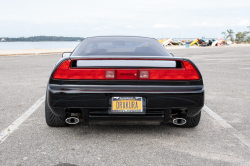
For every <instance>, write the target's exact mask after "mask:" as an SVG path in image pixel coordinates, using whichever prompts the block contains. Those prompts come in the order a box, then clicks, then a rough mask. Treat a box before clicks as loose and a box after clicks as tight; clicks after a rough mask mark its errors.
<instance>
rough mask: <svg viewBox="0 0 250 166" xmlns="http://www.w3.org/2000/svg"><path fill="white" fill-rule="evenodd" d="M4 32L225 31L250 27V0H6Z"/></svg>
mask: <svg viewBox="0 0 250 166" xmlns="http://www.w3.org/2000/svg"><path fill="white" fill-rule="evenodd" d="M0 4H1V5H0V7H1V9H0V37H20V36H24V37H28V36H38V35H47V36H48V35H51V36H77V37H88V36H99V35H136V36H149V37H155V38H166V37H167V38H170V37H173V38H179V37H180V38H197V37H201V36H205V37H216V38H218V37H222V35H221V32H222V31H226V29H233V30H234V32H236V33H237V32H239V31H246V30H249V29H248V28H247V26H250V0H237V1H235V0H209V1H204V0H195V1H194V0H178V1H175V0H171V1H168V0H126V1H124V0H123V1H120V0H89V1H87V0H53V1H52V0H8V1H6V0H0Z"/></svg>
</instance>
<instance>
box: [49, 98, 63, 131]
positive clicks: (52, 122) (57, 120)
mask: <svg viewBox="0 0 250 166" xmlns="http://www.w3.org/2000/svg"><path fill="white" fill-rule="evenodd" d="M45 119H46V123H47V125H48V126H50V127H66V126H68V124H67V123H66V122H65V119H66V118H62V117H60V116H56V115H55V114H54V113H53V112H52V111H51V110H50V108H49V106H48V103H47V101H45Z"/></svg>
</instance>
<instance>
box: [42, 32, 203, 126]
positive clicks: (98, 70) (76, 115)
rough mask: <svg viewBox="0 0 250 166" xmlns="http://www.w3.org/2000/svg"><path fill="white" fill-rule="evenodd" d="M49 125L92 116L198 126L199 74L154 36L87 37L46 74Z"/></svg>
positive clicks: (62, 124) (63, 124) (46, 109)
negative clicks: (47, 75) (48, 76)
mask: <svg viewBox="0 0 250 166" xmlns="http://www.w3.org/2000/svg"><path fill="white" fill-rule="evenodd" d="M45 104H46V105H45V114H46V122H47V124H48V125H49V126H51V127H60V126H67V125H68V124H76V123H78V122H79V121H83V123H84V124H86V125H88V124H89V121H91V120H133V121H139V120H150V121H160V122H163V123H169V122H173V123H174V124H175V125H182V126H183V127H195V126H197V125H198V124H199V121H200V116H201V108H202V107H203V105H204V86H203V81H202V76H201V74H200V72H199V70H198V68H197V67H196V66H195V65H194V63H193V62H192V61H190V60H189V59H185V58H176V57H173V55H172V54H171V53H169V52H168V51H167V50H166V49H165V48H164V47H163V46H162V45H161V44H160V43H159V42H158V41H157V40H156V39H153V38H146V37H131V36H106V37H90V38H87V39H85V40H83V41H82V42H81V43H80V44H79V45H78V46H77V47H76V49H75V50H74V51H73V52H72V53H69V54H68V56H67V53H64V54H63V57H62V58H61V59H60V60H59V61H58V62H57V63H56V65H55V67H54V69H53V71H52V72H51V75H50V78H49V82H48V86H47V92H46V103H45Z"/></svg>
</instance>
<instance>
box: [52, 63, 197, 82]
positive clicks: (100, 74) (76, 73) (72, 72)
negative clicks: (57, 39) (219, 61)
mask: <svg viewBox="0 0 250 166" xmlns="http://www.w3.org/2000/svg"><path fill="white" fill-rule="evenodd" d="M70 65H71V60H66V61H64V62H63V63H62V64H61V65H60V66H59V67H58V68H57V69H56V71H55V73H54V75H53V78H54V79H75V80H109V79H110V80H114V79H116V80H138V79H139V80H198V79H200V76H199V74H198V72H197V70H196V69H195V67H194V66H193V65H192V64H191V63H190V62H188V61H183V62H182V66H183V67H182V68H164V69H159V68H147V69H146V68H144V69H99V68H96V69H90V68H88V69H82V68H71V66H70Z"/></svg>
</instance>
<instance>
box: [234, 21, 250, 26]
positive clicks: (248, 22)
mask: <svg viewBox="0 0 250 166" xmlns="http://www.w3.org/2000/svg"><path fill="white" fill-rule="evenodd" d="M237 25H238V26H250V21H249V20H242V21H241V22H239V23H238V24H237Z"/></svg>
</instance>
